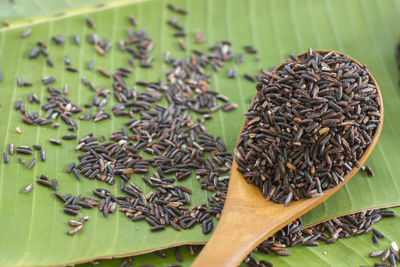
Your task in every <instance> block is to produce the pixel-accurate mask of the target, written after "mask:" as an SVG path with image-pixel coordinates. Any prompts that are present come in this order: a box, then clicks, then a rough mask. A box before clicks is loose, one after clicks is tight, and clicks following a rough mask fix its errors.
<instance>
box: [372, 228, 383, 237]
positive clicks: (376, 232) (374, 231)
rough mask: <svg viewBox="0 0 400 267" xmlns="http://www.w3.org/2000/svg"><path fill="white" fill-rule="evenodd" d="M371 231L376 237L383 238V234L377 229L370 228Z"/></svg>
mask: <svg viewBox="0 0 400 267" xmlns="http://www.w3.org/2000/svg"><path fill="white" fill-rule="evenodd" d="M372 233H373V234H374V235H376V236H377V237H379V238H382V239H384V238H385V235H384V234H382V233H381V232H379V231H378V230H375V229H372Z"/></svg>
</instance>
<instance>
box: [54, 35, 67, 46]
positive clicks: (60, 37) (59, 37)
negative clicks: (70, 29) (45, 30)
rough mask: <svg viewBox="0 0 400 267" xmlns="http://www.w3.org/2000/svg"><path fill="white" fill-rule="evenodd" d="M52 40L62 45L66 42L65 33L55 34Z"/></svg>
mask: <svg viewBox="0 0 400 267" xmlns="http://www.w3.org/2000/svg"><path fill="white" fill-rule="evenodd" d="M52 40H53V41H54V42H56V44H58V45H62V44H63V43H64V41H65V35H63V34H58V35H55V36H53V37H52Z"/></svg>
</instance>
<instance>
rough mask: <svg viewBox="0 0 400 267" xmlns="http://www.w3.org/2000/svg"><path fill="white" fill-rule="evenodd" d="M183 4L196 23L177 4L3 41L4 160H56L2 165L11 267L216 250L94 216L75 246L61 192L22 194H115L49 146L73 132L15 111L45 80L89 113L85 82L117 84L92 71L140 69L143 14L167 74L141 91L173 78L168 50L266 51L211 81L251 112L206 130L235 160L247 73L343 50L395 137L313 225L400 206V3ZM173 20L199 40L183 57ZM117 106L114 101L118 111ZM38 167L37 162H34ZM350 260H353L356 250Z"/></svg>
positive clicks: (62, 24) (105, 12)
mask: <svg viewBox="0 0 400 267" xmlns="http://www.w3.org/2000/svg"><path fill="white" fill-rule="evenodd" d="M173 3H174V4H175V5H176V6H179V7H183V8H186V9H187V10H188V11H189V15H187V16H181V15H176V14H174V13H172V12H171V11H169V10H168V9H167V8H166V4H167V2H166V1H143V2H139V3H119V4H116V5H114V6H113V5H111V6H107V5H106V6H105V7H104V8H100V9H98V10H84V11H82V12H77V13H71V14H69V15H68V13H67V16H65V17H59V18H48V19H46V21H38V22H34V23H32V24H29V25H25V24H21V25H18V26H16V27H13V28H10V29H2V30H1V31H0V51H1V54H0V69H1V70H2V72H3V79H2V81H0V91H1V93H2V96H3V97H2V98H1V99H0V104H1V106H0V114H1V116H0V124H1V126H2V130H1V131H0V140H3V141H2V142H0V151H1V152H3V151H6V150H7V146H8V143H9V142H13V143H14V144H16V145H33V144H41V145H43V147H44V148H45V150H46V153H47V160H46V162H45V163H42V162H38V163H37V164H36V165H35V166H34V167H33V168H32V169H27V168H26V167H22V166H21V165H19V163H18V160H17V156H15V155H14V156H12V157H11V161H10V163H9V164H3V163H2V164H1V165H0V218H1V220H0V225H1V226H2V229H4V230H3V232H2V234H1V239H0V251H1V252H2V257H1V259H0V265H6V266H28V265H44V266H48V265H59V264H67V263H73V262H75V263H76V262H83V261H87V260H90V259H94V258H101V257H112V256H121V255H125V254H140V253H143V252H146V251H151V250H153V249H157V248H163V247H168V246H173V245H176V244H183V243H199V242H205V241H206V240H207V239H208V236H204V235H203V234H202V233H201V229H200V227H199V226H197V227H194V228H193V229H191V230H186V231H181V232H179V233H177V232H175V231H174V230H170V229H167V230H166V231H164V232H160V233H151V232H150V231H149V227H148V225H147V224H145V223H140V222H138V223H132V222H131V221H130V220H129V219H128V218H125V216H122V215H121V214H119V213H117V214H113V215H112V216H110V217H108V218H103V217H102V216H101V215H100V214H99V213H98V211H95V210H89V211H88V212H87V215H89V216H90V220H89V221H88V222H87V225H86V227H85V229H84V230H83V231H82V232H80V233H79V234H77V235H75V236H72V237H71V236H67V235H66V231H68V230H69V229H70V227H69V226H68V225H67V220H68V219H69V217H68V216H67V215H65V214H64V213H63V212H62V205H60V203H59V202H57V200H56V199H55V197H54V196H53V195H52V192H51V191H50V190H48V189H47V188H43V187H40V186H37V185H36V186H35V188H34V190H33V191H32V192H30V193H28V194H21V193H20V191H21V190H22V188H24V187H25V186H26V185H27V184H29V183H33V182H34V180H35V179H37V178H38V176H39V175H40V174H41V173H44V174H46V175H49V176H50V177H57V179H58V180H59V192H60V193H63V194H65V193H73V194H77V193H82V194H84V195H90V192H91V190H92V189H94V188H95V187H104V183H100V182H97V181H92V180H85V179H83V180H82V181H80V182H77V181H76V180H75V178H74V177H73V176H72V175H69V174H67V173H66V172H65V168H66V166H67V165H68V163H69V162H71V161H74V160H75V159H76V155H77V153H76V152H74V151H73V148H74V146H75V145H76V143H75V142H73V141H68V142H67V141H65V142H64V144H63V146H62V147H55V146H53V145H51V144H50V143H49V142H48V139H49V138H60V136H62V135H63V134H66V133H68V131H67V129H66V127H65V125H62V124H61V126H60V127H59V128H58V129H52V128H38V127H32V126H27V125H24V124H22V122H21V121H20V117H21V115H20V114H19V113H18V112H16V111H14V110H13V106H14V103H15V102H16V100H17V99H19V98H22V99H24V102H26V98H27V95H28V92H29V91H33V92H35V93H36V94H37V95H38V96H39V97H40V98H41V100H42V101H43V100H44V99H45V97H46V95H47V92H46V87H45V86H43V85H42V84H41V82H40V80H41V78H42V77H44V76H46V75H54V76H56V77H57V81H56V83H55V86H56V87H58V88H62V87H63V86H64V85H65V84H68V85H69V87H70V88H71V89H70V95H69V97H70V98H71V99H72V100H73V101H74V102H76V103H77V104H79V105H83V104H84V103H88V102H90V101H91V94H92V93H91V92H90V91H89V89H88V88H86V87H84V86H83V85H82V83H81V82H80V81H81V79H82V78H83V77H84V76H85V77H87V79H88V80H92V81H93V82H94V83H95V84H96V85H105V86H106V87H110V85H111V82H110V80H109V79H106V78H104V77H102V76H101V75H99V74H98V73H97V72H96V71H87V70H85V67H86V64H87V62H88V61H89V60H90V59H94V60H95V62H96V63H95V64H96V65H95V66H96V68H97V67H102V68H104V69H106V70H109V71H114V70H116V69H117V68H118V67H120V66H125V67H129V65H128V62H127V56H126V54H124V53H120V52H119V51H118V47H117V46H118V45H117V41H118V40H120V39H124V38H126V36H127V32H126V31H127V28H128V27H129V21H128V19H127V17H128V16H129V15H131V14H134V15H135V17H136V18H137V20H138V27H137V28H146V29H147V30H148V32H149V35H150V36H151V37H153V38H154V39H155V42H156V44H155V48H154V52H153V54H154V55H155V57H156V62H157V64H154V68H152V69H141V68H135V69H134V77H133V79H131V80H129V83H130V84H133V83H134V82H135V81H136V80H146V81H155V80H157V79H158V78H159V77H163V76H164V73H165V71H166V70H167V69H168V67H167V66H165V65H164V64H163V63H162V62H161V61H162V54H163V52H164V51H166V50H168V51H170V52H171V54H172V55H174V56H178V57H184V56H188V55H189V54H190V53H189V51H190V50H191V49H193V48H197V49H200V50H206V49H207V47H208V46H210V45H213V44H215V43H216V42H217V41H219V40H221V39H227V40H230V41H232V43H233V49H234V51H236V53H237V54H238V53H240V52H242V51H243V50H242V47H243V46H244V45H248V44H252V45H254V47H255V48H256V49H257V50H258V51H259V53H258V56H259V60H257V58H256V57H257V56H256V55H250V54H246V55H245V58H246V60H245V62H243V63H242V64H235V63H234V62H228V63H227V64H226V67H225V68H224V69H221V70H220V72H219V73H213V72H212V71H211V70H208V71H210V72H211V73H213V74H212V76H211V80H212V83H211V85H212V87H213V89H215V90H217V91H219V92H221V93H222V94H224V95H226V96H228V97H229V98H230V99H231V101H233V102H235V103H237V104H238V105H239V106H238V108H237V109H236V110H234V111H232V112H229V113H223V112H218V113H216V114H214V116H213V117H214V118H213V120H211V121H207V122H206V123H205V126H206V127H207V128H208V129H210V132H211V133H213V134H214V135H219V136H221V138H222V140H224V141H225V142H226V143H227V146H228V148H229V150H230V151H233V147H234V145H235V142H236V138H237V134H238V131H239V128H240V125H241V121H242V119H243V114H244V113H245V111H246V108H247V106H248V105H249V99H250V98H251V97H252V96H253V94H254V93H255V85H254V84H253V83H251V82H249V81H247V80H246V79H244V78H243V77H242V75H243V74H244V73H250V74H254V73H256V72H258V71H259V70H260V69H261V68H262V67H264V68H268V67H271V66H273V65H277V64H279V63H280V62H281V61H283V60H284V59H286V58H287V57H288V54H289V53H290V52H293V53H299V52H302V51H304V50H306V49H307V48H308V47H312V48H326V49H334V50H339V51H342V52H344V53H347V54H349V55H351V56H353V57H354V58H356V59H358V60H359V61H360V62H362V63H364V64H367V66H368V68H369V69H370V71H371V72H372V73H373V74H374V76H375V78H376V80H377V82H378V83H379V85H380V88H381V90H382V93H383V99H384V106H385V122H384V127H383V132H382V135H381V138H380V140H379V142H378V145H377V146H376V148H375V150H374V152H373V154H372V155H371V157H370V159H369V160H368V165H370V166H371V167H372V168H373V169H374V170H375V173H376V176H375V177H368V176H367V175H366V174H364V173H359V174H358V175H357V176H355V177H354V178H353V179H352V180H351V181H350V182H349V183H348V184H347V185H345V186H344V187H343V188H342V189H341V190H340V191H339V192H338V193H337V194H335V196H333V197H332V198H330V199H329V200H328V201H326V202H324V203H323V204H322V205H320V206H319V207H317V208H316V209H314V210H313V211H311V212H310V213H309V214H307V215H306V216H305V217H304V222H305V224H312V223H315V222H317V221H321V220H324V219H327V218H329V217H332V216H336V215H340V214H345V213H349V212H354V211H357V210H361V209H365V208H371V207H381V206H391V205H397V204H398V203H399V200H400V196H399V194H398V192H399V188H400V182H399V181H398V179H397V177H396V174H397V173H398V172H399V169H400V166H398V164H396V162H398V161H399V159H400V153H398V151H397V150H398V148H399V147H400V138H399V135H400V131H399V124H400V123H399V122H398V120H397V113H398V107H399V104H400V97H399V88H398V85H397V79H398V71H397V69H396V63H395V60H394V55H393V50H394V46H395V44H396V42H397V41H398V36H400V29H399V27H397V25H398V24H399V18H398V16H397V14H398V12H399V11H400V6H399V4H398V2H397V1H394V0H393V1H389V0H388V1H372V0H371V1H361V0H358V1H357V0H350V1H344V0H342V1H316V0H310V1H305V0H302V1H290V0H287V1H261V0H247V1H229V0H214V1H211V0H209V1H205V0H196V1H173ZM87 16H89V17H90V18H91V19H92V20H93V21H94V22H95V24H96V30H92V29H89V28H88V27H87V26H86V25H85V18H86V17H87ZM173 16H178V17H179V18H178V19H179V21H180V23H181V24H183V25H184V27H185V29H187V34H188V35H187V37H185V40H186V45H187V50H186V52H183V51H180V49H179V46H178V44H177V40H176V38H174V37H172V34H173V32H174V30H173V29H171V27H169V26H168V25H166V21H167V20H168V19H169V18H171V17H173ZM26 28H32V34H31V36H29V37H27V38H25V39H21V38H20V35H21V33H22V32H23V31H25V29H26ZM196 29H201V31H202V32H203V34H204V35H205V36H206V37H207V41H206V43H204V44H195V43H194V40H195V38H194V34H195V30H196ZM91 32H96V33H97V34H98V35H99V36H101V37H103V36H104V37H107V38H108V40H110V41H112V42H113V48H112V49H111V51H110V53H109V54H108V55H107V56H105V57H102V56H99V55H97V54H96V51H95V50H94V49H93V47H92V46H90V45H88V43H87V34H88V33H91ZM61 33H62V34H65V35H66V37H67V40H66V43H65V44H64V45H62V46H57V45H54V44H51V45H49V48H48V50H49V51H50V54H51V57H52V59H53V61H54V62H55V67H54V68H50V67H48V66H46V64H45V60H44V58H38V59H36V60H29V59H28V58H27V55H28V53H29V50H30V49H31V47H33V46H34V45H35V44H36V42H37V41H38V40H43V41H44V42H46V43H48V44H49V43H50V39H51V36H52V35H56V34H61ZM73 34H78V35H79V36H80V38H81V40H82V42H81V45H80V46H76V45H74V43H73V40H72V35H73ZM65 55H68V56H69V57H70V58H71V61H72V64H73V66H76V67H77V68H78V69H79V70H81V71H80V72H79V73H68V72H65V71H64V64H63V58H64V56H65ZM229 67H232V68H234V69H235V70H237V71H238V73H239V77H238V78H236V79H228V78H227V77H226V72H227V69H228V68H229ZM18 75H21V77H22V79H23V80H24V81H32V82H33V83H34V86H32V87H31V88H25V87H17V85H16V77H17V76H18ZM110 99H112V98H110ZM115 103H116V101H115V100H114V99H112V100H111V103H109V106H108V107H111V106H112V105H113V104H115ZM27 107H28V109H29V110H38V111H39V110H40V108H39V106H38V105H35V104H29V105H27ZM41 114H42V113H41ZM122 123H123V120H121V119H114V118H113V119H112V120H108V121H103V122H99V123H96V124H94V123H93V122H85V121H81V122H79V129H78V135H79V136H83V135H85V134H87V133H89V132H93V133H94V134H96V135H98V136H100V135H105V136H108V135H110V133H111V131H113V130H116V129H119V128H120V127H121V125H122ZM16 127H20V128H21V130H22V134H18V133H17V132H16V131H15V128H16ZM30 158H31V157H27V156H25V159H26V160H28V159H30ZM133 179H135V181H136V180H137V181H138V183H140V176H139V175H138V176H133ZM182 184H183V185H185V186H188V187H190V188H192V189H193V194H192V198H193V203H194V204H196V203H201V202H205V201H206V199H207V193H206V192H204V191H202V190H201V189H200V186H199V184H198V182H197V181H196V180H195V178H194V177H193V178H192V179H188V180H186V181H184V182H182ZM117 187H118V186H109V187H106V188H107V189H109V190H111V191H112V192H113V193H115V194H117V193H119V192H120V191H119V188H117ZM388 230H390V229H388ZM360 238H361V237H360ZM357 239H359V237H357ZM357 239H355V240H357ZM10 241H11V242H10ZM321 247H322V246H321ZM332 247H333V246H332ZM339 250H340V249H339ZM339 250H338V251H339ZM340 253H346V250H341V252H340ZM300 254H301V252H300ZM300 254H299V255H300Z"/></svg>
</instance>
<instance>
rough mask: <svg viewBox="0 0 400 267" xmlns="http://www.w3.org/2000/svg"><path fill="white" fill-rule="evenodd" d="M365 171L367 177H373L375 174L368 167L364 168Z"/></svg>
mask: <svg viewBox="0 0 400 267" xmlns="http://www.w3.org/2000/svg"><path fill="white" fill-rule="evenodd" d="M365 170H366V171H367V173H368V175H369V176H375V172H374V170H372V168H371V167H370V166H365Z"/></svg>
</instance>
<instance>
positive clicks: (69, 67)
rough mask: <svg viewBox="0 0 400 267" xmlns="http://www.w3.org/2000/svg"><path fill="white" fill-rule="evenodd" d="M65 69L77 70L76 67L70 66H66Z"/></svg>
mask: <svg viewBox="0 0 400 267" xmlns="http://www.w3.org/2000/svg"><path fill="white" fill-rule="evenodd" d="M65 70H67V71H69V72H78V69H77V68H75V67H72V66H66V67H65Z"/></svg>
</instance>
